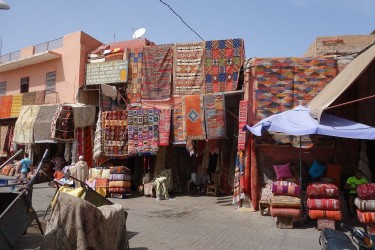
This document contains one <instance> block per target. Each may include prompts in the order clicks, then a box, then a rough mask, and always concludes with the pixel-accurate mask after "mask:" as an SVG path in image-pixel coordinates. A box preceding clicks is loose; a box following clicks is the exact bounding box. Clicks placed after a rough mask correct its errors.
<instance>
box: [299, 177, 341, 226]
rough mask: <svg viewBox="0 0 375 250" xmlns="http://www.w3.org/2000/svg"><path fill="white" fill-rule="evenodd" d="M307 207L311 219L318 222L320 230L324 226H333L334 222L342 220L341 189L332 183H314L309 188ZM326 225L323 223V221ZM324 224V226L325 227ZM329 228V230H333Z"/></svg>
mask: <svg viewBox="0 0 375 250" xmlns="http://www.w3.org/2000/svg"><path fill="white" fill-rule="evenodd" d="M306 192H307V196H308V199H307V207H308V209H309V217H310V218H311V219H313V220H315V219H317V220H318V228H319V229H323V228H324V225H333V226H334V221H338V220H341V218H342V213H341V210H340V209H341V206H340V200H339V194H340V193H339V189H338V187H337V186H336V185H334V184H331V183H312V184H309V185H308V186H307V190H306ZM320 220H323V221H324V222H325V223H321V222H323V221H320ZM323 224H324V225H323ZM331 227H332V226H329V227H328V228H331Z"/></svg>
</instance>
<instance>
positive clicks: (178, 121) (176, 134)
mask: <svg viewBox="0 0 375 250" xmlns="http://www.w3.org/2000/svg"><path fill="white" fill-rule="evenodd" d="M185 143H186V141H185V137H184V117H183V115H182V108H180V107H175V108H174V109H173V144H185Z"/></svg>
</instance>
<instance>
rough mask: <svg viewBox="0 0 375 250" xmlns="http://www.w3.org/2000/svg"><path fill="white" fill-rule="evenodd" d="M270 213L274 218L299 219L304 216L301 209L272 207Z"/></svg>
mask: <svg viewBox="0 0 375 250" xmlns="http://www.w3.org/2000/svg"><path fill="white" fill-rule="evenodd" d="M270 212H271V216H272V217H289V218H297V217H300V216H301V214H302V212H301V209H299V208H281V207H271V209H270Z"/></svg>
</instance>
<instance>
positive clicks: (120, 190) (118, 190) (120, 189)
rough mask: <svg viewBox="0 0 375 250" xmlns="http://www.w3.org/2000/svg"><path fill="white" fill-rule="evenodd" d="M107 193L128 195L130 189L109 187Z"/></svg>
mask: <svg viewBox="0 0 375 250" xmlns="http://www.w3.org/2000/svg"><path fill="white" fill-rule="evenodd" d="M108 192H109V193H124V192H125V193H130V187H120V188H119V187H111V188H108Z"/></svg>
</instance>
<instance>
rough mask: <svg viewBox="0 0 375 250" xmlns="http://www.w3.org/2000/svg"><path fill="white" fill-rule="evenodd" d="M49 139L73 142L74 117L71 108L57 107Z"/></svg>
mask: <svg viewBox="0 0 375 250" xmlns="http://www.w3.org/2000/svg"><path fill="white" fill-rule="evenodd" d="M51 130H52V135H51V138H52V139H55V140H59V141H72V140H74V137H75V134H74V132H75V131H74V115H73V107H72V106H67V105H59V106H58V108H57V110H56V113H55V116H54V119H53V121H52V129H51Z"/></svg>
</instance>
